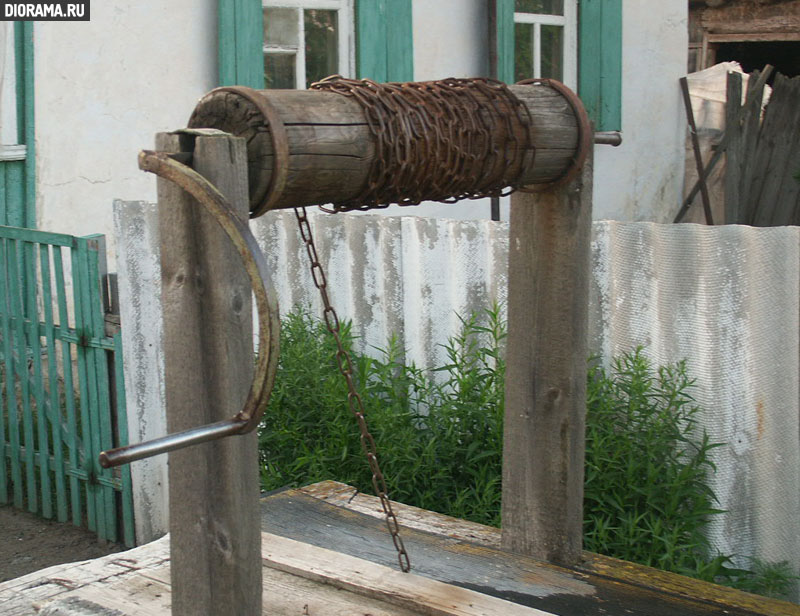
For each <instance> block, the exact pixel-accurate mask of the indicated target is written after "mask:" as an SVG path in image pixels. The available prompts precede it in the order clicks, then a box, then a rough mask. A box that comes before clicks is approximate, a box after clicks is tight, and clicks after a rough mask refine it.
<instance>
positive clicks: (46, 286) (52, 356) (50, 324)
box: [39, 244, 69, 522]
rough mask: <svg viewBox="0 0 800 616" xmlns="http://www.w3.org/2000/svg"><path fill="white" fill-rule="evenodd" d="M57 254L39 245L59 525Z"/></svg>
mask: <svg viewBox="0 0 800 616" xmlns="http://www.w3.org/2000/svg"><path fill="white" fill-rule="evenodd" d="M51 250H52V251H57V250H60V249H59V248H57V247H54V248H50V246H49V245H47V244H39V267H40V271H41V277H42V307H43V309H44V335H45V345H46V348H47V387H48V393H49V397H48V400H47V403H46V408H47V409H48V410H49V412H48V413H46V415H47V423H48V424H49V426H50V438H51V441H52V443H53V471H54V474H55V484H56V517H57V519H58V521H59V522H66V521H67V520H68V519H69V510H68V507H67V486H66V480H65V474H64V473H65V470H66V469H65V468H64V445H63V437H62V434H61V404H60V401H59V399H58V363H57V361H56V333H55V324H54V319H53V279H52V275H51V269H50V252H51Z"/></svg>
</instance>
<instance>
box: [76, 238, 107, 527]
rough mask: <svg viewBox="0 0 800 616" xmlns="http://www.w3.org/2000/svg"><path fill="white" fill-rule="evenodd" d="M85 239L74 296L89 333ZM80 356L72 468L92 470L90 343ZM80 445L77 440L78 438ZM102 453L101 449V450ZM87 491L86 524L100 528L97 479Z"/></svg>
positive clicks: (82, 330)
mask: <svg viewBox="0 0 800 616" xmlns="http://www.w3.org/2000/svg"><path fill="white" fill-rule="evenodd" d="M85 244H86V242H85V240H81V239H80V238H78V240H77V245H76V247H75V249H74V250H73V251H72V255H71V257H72V290H73V296H74V304H73V305H74V306H75V312H74V319H75V331H76V332H77V334H78V336H79V337H80V336H86V335H87V333H88V332H87V331H86V330H87V327H86V317H85V314H84V312H83V306H85V305H86V301H87V298H86V297H85V295H86V292H85V291H84V289H86V287H87V286H88V284H89V281H88V280H87V276H86V257H85V255H86V246H85ZM76 351H77V357H78V389H79V391H78V393H79V395H80V405H79V406H80V413H79V418H80V433H81V442H82V445H83V446H82V449H81V451H80V455H79V458H78V462H79V465H78V466H77V467H73V468H79V469H82V470H84V471H87V472H88V471H89V470H90V469H91V464H92V460H91V458H92V432H93V429H92V428H93V426H92V419H91V418H92V408H91V405H92V404H93V402H94V400H93V397H94V396H92V395H90V387H89V372H90V370H89V365H88V364H89V360H88V359H87V357H86V356H87V347H86V346H84V345H80V344H79V345H78V346H77V348H76ZM76 445H77V442H76ZM98 453H99V452H98ZM84 487H85V495H86V525H87V526H88V527H89V530H91V531H95V532H99V529H101V528H102V524H98V515H102V514H103V512H102V508H101V511H100V512H99V513H98V511H97V502H96V493H97V483H96V482H92V481H87V482H85V484H84Z"/></svg>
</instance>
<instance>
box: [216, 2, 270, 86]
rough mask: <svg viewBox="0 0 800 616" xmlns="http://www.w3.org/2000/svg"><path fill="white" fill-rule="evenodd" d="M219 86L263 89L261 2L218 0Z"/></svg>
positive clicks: (262, 19)
mask: <svg viewBox="0 0 800 616" xmlns="http://www.w3.org/2000/svg"><path fill="white" fill-rule="evenodd" d="M217 10H218V19H219V35H218V38H219V42H218V45H219V47H218V49H219V85H221V86H234V85H238V86H248V87H250V88H255V89H257V90H261V89H263V88H264V56H263V46H264V16H263V13H262V10H261V0H219V4H218V5H217Z"/></svg>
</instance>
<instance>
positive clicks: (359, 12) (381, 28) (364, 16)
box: [356, 0, 414, 82]
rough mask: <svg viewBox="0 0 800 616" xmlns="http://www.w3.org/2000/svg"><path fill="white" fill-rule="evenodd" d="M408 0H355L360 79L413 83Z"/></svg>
mask: <svg viewBox="0 0 800 616" xmlns="http://www.w3.org/2000/svg"><path fill="white" fill-rule="evenodd" d="M412 28H413V27H412V23H411V0H359V1H358V3H357V5H356V41H357V49H356V64H357V67H358V69H357V73H358V77H359V78H360V79H364V78H368V79H372V80H374V81H378V82H386V81H412V80H413V79H414V43H413V29H412Z"/></svg>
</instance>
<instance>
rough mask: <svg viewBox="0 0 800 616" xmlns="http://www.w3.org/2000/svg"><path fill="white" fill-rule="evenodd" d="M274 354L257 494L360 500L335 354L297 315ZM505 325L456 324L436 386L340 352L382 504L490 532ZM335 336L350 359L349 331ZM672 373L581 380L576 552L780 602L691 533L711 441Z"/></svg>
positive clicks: (633, 363) (385, 363)
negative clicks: (380, 479)
mask: <svg viewBox="0 0 800 616" xmlns="http://www.w3.org/2000/svg"><path fill="white" fill-rule="evenodd" d="M281 336H282V337H281V357H280V362H279V366H278V376H277V378H276V380H275V388H274V390H273V393H272V398H271V400H270V406H269V409H268V411H267V413H266V414H265V419H264V421H263V423H262V425H261V427H260V432H259V438H260V452H261V463H262V474H261V477H262V485H263V487H264V489H266V490H273V489H277V488H281V487H284V486H298V485H305V484H309V483H313V482H316V481H322V480H325V479H335V480H338V481H342V482H344V483H348V484H350V485H352V486H355V487H356V488H358V489H359V490H362V491H365V492H372V482H371V474H370V471H369V468H368V466H367V463H366V460H365V458H364V455H363V453H362V451H361V445H360V441H359V434H358V430H357V427H356V423H355V421H354V419H353V417H352V414H351V413H350V411H349V409H348V407H347V403H346V399H347V389H346V386H345V384H344V380H343V379H342V378H341V377H340V376H339V374H338V371H337V367H336V359H335V354H336V347H335V344H334V342H333V340H332V339H331V337H330V335H329V334H328V333H327V331H326V330H325V326H324V324H323V323H321V322H320V321H318V320H315V319H312V318H311V317H309V315H308V313H307V312H305V311H302V310H300V311H294V312H292V313H290V314H289V315H287V316H286V317H285V318H284V319H283V321H282V327H281ZM505 337H506V330H505V323H504V322H503V321H502V319H501V318H500V311H499V310H498V309H497V307H495V308H493V309H491V310H488V311H486V312H485V314H483V315H480V317H479V316H476V315H473V316H471V317H470V318H468V319H462V328H461V332H460V333H459V335H457V336H455V337H454V338H453V339H451V340H450V342H449V343H448V345H447V346H446V354H447V363H446V364H445V365H444V366H441V367H439V368H437V369H436V372H438V373H439V375H438V376H439V377H440V378H437V379H435V380H434V379H431V378H430V376H429V375H428V374H427V373H425V372H423V371H421V370H419V369H417V368H416V367H414V366H413V365H410V366H408V365H406V363H405V361H404V353H403V349H401V348H400V347H399V346H398V344H397V342H396V340H390V341H389V343H388V345H387V347H386V348H385V349H383V350H382V351H381V352H380V353H379V355H380V357H379V358H378V359H374V358H370V357H367V356H365V355H362V354H358V353H353V363H354V368H355V373H356V381H357V385H358V388H359V391H360V393H361V396H362V399H363V401H364V406H365V410H366V417H367V421H368V423H369V426H370V430H371V432H372V434H373V436H374V437H375V440H376V442H377V444H378V450H379V460H380V463H381V467H382V470H383V473H384V475H385V477H386V482H387V485H388V489H389V493H390V495H391V498H393V499H395V500H398V501H401V502H405V503H408V504H412V505H416V506H418V507H422V508H424V509H428V510H432V511H438V512H441V513H445V514H448V515H452V516H455V517H459V518H464V519H468V520H473V521H475V522H480V523H483V524H490V525H494V526H499V525H500V502H501V476H502V450H503V446H502V437H503V424H502V422H503V381H504V375H505V364H504V359H503V347H504V342H505ZM342 339H343V341H344V344H345V347H346V348H348V349H349V350H350V351H351V352H352V343H353V337H352V333H351V330H350V325H349V324H348V323H343V324H342ZM691 386H692V380H691V379H690V378H689V377H688V376H687V372H686V366H685V364H684V363H678V364H675V365H671V366H662V367H659V368H658V369H654V368H653V367H652V365H651V363H650V362H649V360H648V359H647V358H646V357H645V356H644V354H643V353H642V352H641V349H636V350H634V351H632V352H630V353H626V354H623V355H622V356H620V357H618V358H616V359H615V360H614V361H613V363H612V368H611V370H610V371H608V372H607V371H606V370H604V369H603V367H602V366H601V365H600V364H599V363H598V362H592V363H591V364H590V368H589V374H588V389H587V398H588V409H587V421H586V424H587V428H586V431H587V440H586V484H585V501H584V503H585V504H584V543H585V546H586V549H588V550H591V551H594V552H597V553H600V554H606V555H609V556H614V557H617V558H622V559H625V560H629V561H633V562H638V563H642V564H645V565H651V566H655V567H658V568H661V569H665V570H668V571H674V572H677V573H681V574H684V575H690V576H693V577H699V578H701V579H705V580H709V581H716V582H720V583H726V584H729V585H732V586H736V587H739V588H742V589H745V590H748V591H751V592H760V593H762V594H769V595H771V596H782V595H784V594H785V593H786V592H787V591H788V590H789V588H790V585H791V582H792V580H794V579H795V578H794V577H793V576H792V575H791V571H790V568H789V567H788V565H787V564H786V563H762V562H758V561H754V562H753V563H752V566H751V567H750V569H737V568H734V567H733V566H732V564H731V557H730V556H729V555H722V554H718V555H716V556H710V557H709V556H708V555H709V554H710V553H711V549H710V546H709V544H708V541H707V539H706V538H705V536H704V534H703V529H704V528H705V526H706V525H707V524H708V521H709V519H710V518H711V517H712V516H714V515H718V514H719V513H721V512H720V510H719V509H716V508H715V507H714V503H715V500H716V499H715V496H714V494H713V492H712V491H711V489H710V488H709V486H708V483H707V478H708V474H709V473H711V472H713V470H714V466H713V463H712V462H711V459H710V457H709V453H710V452H711V451H712V450H713V449H714V448H716V447H721V446H722V444H720V443H712V442H710V441H709V439H708V436H707V435H705V434H704V433H701V432H700V431H699V430H698V428H697V422H696V417H697V415H698V414H699V413H700V410H699V409H698V407H697V406H696V405H695V404H694V401H693V400H692V398H691V396H690V394H689V389H690V388H691Z"/></svg>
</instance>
